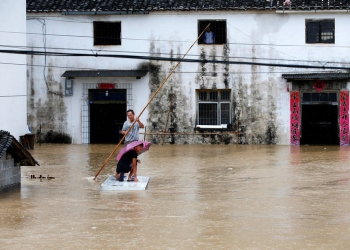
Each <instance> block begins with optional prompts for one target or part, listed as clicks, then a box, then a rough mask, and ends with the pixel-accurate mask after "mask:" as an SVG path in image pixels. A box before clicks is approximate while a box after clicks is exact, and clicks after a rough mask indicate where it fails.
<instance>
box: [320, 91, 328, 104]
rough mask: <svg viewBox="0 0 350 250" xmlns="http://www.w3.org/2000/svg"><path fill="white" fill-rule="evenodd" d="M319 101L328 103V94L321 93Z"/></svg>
mask: <svg viewBox="0 0 350 250" xmlns="http://www.w3.org/2000/svg"><path fill="white" fill-rule="evenodd" d="M320 101H322V102H328V93H321V94H320Z"/></svg>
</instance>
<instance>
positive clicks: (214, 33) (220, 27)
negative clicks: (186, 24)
mask: <svg viewBox="0 0 350 250" xmlns="http://www.w3.org/2000/svg"><path fill="white" fill-rule="evenodd" d="M208 24H210V26H209V27H208V28H207V30H206V31H205V32H204V33H203V35H202V36H201V37H200V38H199V40H198V44H226V35H227V34H226V21H218V20H199V21H198V36H199V35H200V34H201V33H202V32H203V30H204V29H205V28H206V27H207V26H208Z"/></svg>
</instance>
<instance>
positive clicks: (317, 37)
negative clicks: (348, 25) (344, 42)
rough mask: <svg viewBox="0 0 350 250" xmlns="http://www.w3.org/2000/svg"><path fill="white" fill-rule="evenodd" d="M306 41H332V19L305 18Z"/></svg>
mask: <svg viewBox="0 0 350 250" xmlns="http://www.w3.org/2000/svg"><path fill="white" fill-rule="evenodd" d="M306 43H334V20H306Z"/></svg>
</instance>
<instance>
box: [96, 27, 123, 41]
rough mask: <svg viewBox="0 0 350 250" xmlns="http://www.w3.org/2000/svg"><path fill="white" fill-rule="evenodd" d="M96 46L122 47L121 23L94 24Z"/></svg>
mask: <svg viewBox="0 0 350 250" xmlns="http://www.w3.org/2000/svg"><path fill="white" fill-rule="evenodd" d="M94 45H121V23H120V22H94Z"/></svg>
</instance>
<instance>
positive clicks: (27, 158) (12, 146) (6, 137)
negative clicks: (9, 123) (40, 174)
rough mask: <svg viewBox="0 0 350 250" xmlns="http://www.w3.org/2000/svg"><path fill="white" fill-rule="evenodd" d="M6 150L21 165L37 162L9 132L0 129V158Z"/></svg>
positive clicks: (35, 163) (33, 164)
mask: <svg viewBox="0 0 350 250" xmlns="http://www.w3.org/2000/svg"><path fill="white" fill-rule="evenodd" d="M6 152H8V153H9V154H11V156H12V157H13V158H14V161H15V163H17V164H20V165H21V166H35V165H38V166H40V165H39V163H38V162H37V161H36V160H35V159H34V157H33V156H32V155H31V154H30V153H29V152H28V150H26V149H25V148H24V147H23V146H22V145H21V144H20V143H19V142H18V141H17V140H16V139H15V138H14V137H13V136H12V135H11V134H10V133H9V132H7V131H4V130H0V158H1V157H2V156H3V155H4V154H5V153H6Z"/></svg>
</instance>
